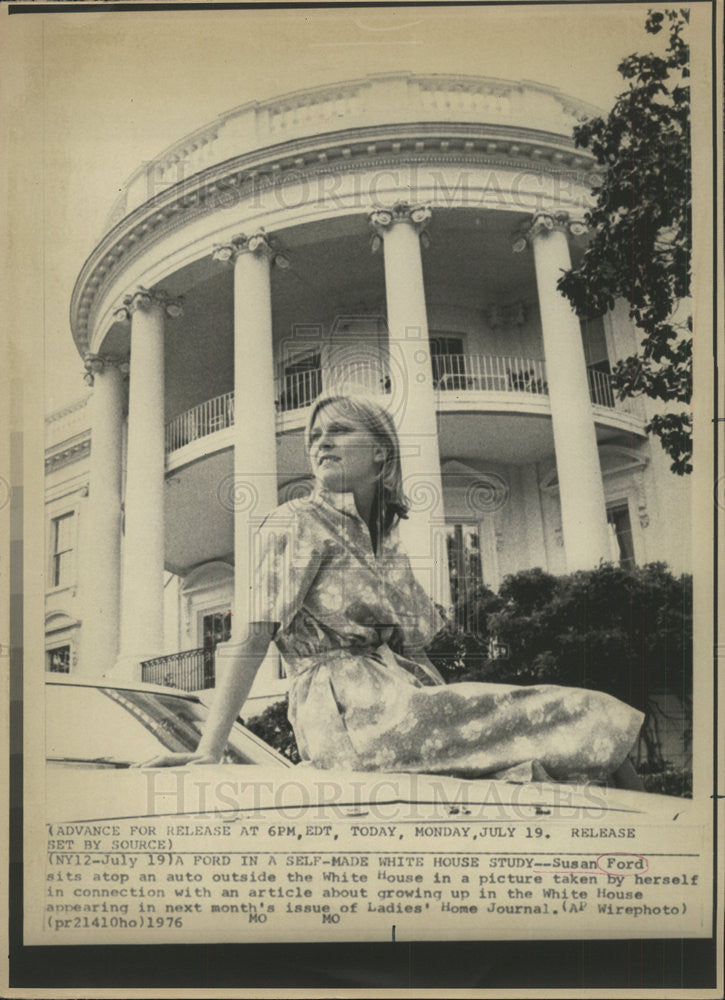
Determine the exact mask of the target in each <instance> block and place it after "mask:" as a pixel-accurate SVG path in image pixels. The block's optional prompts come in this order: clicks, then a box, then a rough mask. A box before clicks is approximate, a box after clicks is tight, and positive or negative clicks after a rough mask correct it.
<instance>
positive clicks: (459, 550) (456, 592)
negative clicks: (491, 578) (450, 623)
mask: <svg viewBox="0 0 725 1000" xmlns="http://www.w3.org/2000/svg"><path fill="white" fill-rule="evenodd" d="M446 546H447V550H448V572H449V576H450V583H451V600H452V602H453V606H454V608H455V615H456V624H457V625H459V626H461V627H462V628H465V626H466V620H467V618H468V604H469V602H470V601H471V600H473V598H474V597H475V595H476V591H477V590H478V588H479V587H480V585H481V584H482V583H483V564H482V561H481V538H480V535H479V529H478V525H477V524H466V523H458V524H448V525H446Z"/></svg>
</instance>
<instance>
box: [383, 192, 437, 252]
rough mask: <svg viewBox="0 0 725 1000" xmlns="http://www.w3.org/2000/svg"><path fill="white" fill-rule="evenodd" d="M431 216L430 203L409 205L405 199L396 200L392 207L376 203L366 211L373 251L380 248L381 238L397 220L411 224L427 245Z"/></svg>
mask: <svg viewBox="0 0 725 1000" xmlns="http://www.w3.org/2000/svg"><path fill="white" fill-rule="evenodd" d="M432 216H433V210H432V209H431V207H430V205H427V204H421V205H411V204H409V202H407V201H397V202H396V203H395V204H394V205H393V206H392V207H390V208H388V207H386V206H384V205H376V206H375V207H374V208H372V209H371V210H370V211H369V212H368V222H369V223H370V225H371V226H372V229H373V232H374V236H373V242H372V249H373V252H375V251H376V250H379V249H380V245H381V243H382V238H383V236H384V235H385V233H386V232H389V231H390V229H391V227H392V226H394V225H395V224H396V223H399V222H407V223H408V224H409V225H411V226H412V227H413V228H414V229H415V231H416V232H417V233H418V235H419V236H420V238H421V242H423V244H424V245H425V246H428V244H429V242H430V237H429V236H428V233H427V232H426V230H427V228H428V223H429V222H430V220H431V218H432Z"/></svg>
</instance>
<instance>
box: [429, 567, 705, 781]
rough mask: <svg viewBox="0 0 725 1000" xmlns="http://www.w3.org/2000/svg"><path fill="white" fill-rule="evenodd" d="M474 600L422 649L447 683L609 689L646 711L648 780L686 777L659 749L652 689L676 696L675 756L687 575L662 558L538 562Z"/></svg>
mask: <svg viewBox="0 0 725 1000" xmlns="http://www.w3.org/2000/svg"><path fill="white" fill-rule="evenodd" d="M478 600H479V601H480V606H479V607H478V608H475V607H471V606H469V607H468V608H467V609H466V614H467V618H465V616H462V615H461V614H460V613H459V610H460V609H456V611H455V613H454V616H453V617H452V618H451V619H450V620H449V622H448V624H447V626H446V629H445V630H444V631H443V632H441V633H440V634H439V635H438V636H437V638H436V640H435V642H434V644H433V646H432V647H431V648H430V649H429V655H430V658H431V660H432V661H433V662H434V663H435V665H436V666H437V667H438V669H439V670H440V671H441V673H442V674H443V676H444V677H445V678H446V680H447V681H448V683H456V682H458V681H468V680H479V681H488V682H495V683H504V684H523V685H527V684H561V685H564V686H571V687H581V688H589V689H592V690H597V691H604V692H606V693H607V694H611V695H613V696H614V697H615V698H619V699H620V701H624V702H626V703H627V704H629V705H633V706H634V707H635V708H638V709H640V711H643V712H644V713H645V724H644V727H643V740H644V747H645V750H646V767H647V771H648V775H647V787H649V786H650V785H651V786H652V787H651V788H650V790H652V791H657V790H659V791H662V790H665V786H666V788H667V789H668V790H669V789H673V788H676V787H679V788H685V789H686V788H687V787H689V786H688V781H689V777H688V775H687V774H685V773H684V772H682V770H681V764H678V765H677V767H673V766H672V765H671V764H668V761H667V760H666V759H665V755H663V752H662V745H661V744H662V741H661V730H662V726H663V725H666V724H667V721H668V720H667V719H666V718H665V717H664V716H663V711H662V708H661V705H660V699H659V696H660V695H662V694H665V695H674V696H675V697H676V699H677V700H678V701H679V702H680V704H681V705H682V709H683V713H684V715H683V719H682V721H680V722H678V730H677V731H678V737H677V738H678V740H679V741H680V753H679V756H680V757H687V756H688V754H689V752H690V746H691V743H690V740H691V730H692V579H691V577H689V576H681V577H676V576H674V575H673V574H672V573H670V571H669V570H668V569H667V567H666V566H665V564H664V563H650V564H649V565H647V566H642V567H636V568H633V569H622V568H620V567H619V566H613V565H611V564H603V565H602V566H600V567H598V568H597V569H594V570H587V571H580V572H577V573H571V574H568V575H565V576H553V575H552V574H550V573H546V572H544V571H543V570H541V569H538V568H537V569H531V570H524V571H522V572H519V573H515V574H513V575H510V576H507V577H506V578H505V579H504V581H503V583H502V584H501V588H500V590H499V593H498V594H492V593H491V591H487V590H486V589H485V588H483V589H482V591H481V593H480V594H479V596H478ZM474 603H475V602H474ZM466 621H467V622H468V631H467V632H466V633H465V634H463V633H464V625H465V622H466ZM456 623H458V624H456ZM670 729H672V727H671V726H670ZM665 772H667V774H666V775H665ZM655 776H658V777H655ZM665 778H666V781H665ZM650 779H651V780H650ZM653 782H654V784H653ZM658 782H660V784H658ZM662 782H665V784H662ZM660 785H661V786H662V787H660ZM671 794H684V792H671Z"/></svg>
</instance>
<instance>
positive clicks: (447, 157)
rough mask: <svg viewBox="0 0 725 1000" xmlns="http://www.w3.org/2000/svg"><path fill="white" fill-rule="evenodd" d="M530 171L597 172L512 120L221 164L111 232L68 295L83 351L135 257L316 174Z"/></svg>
mask: <svg viewBox="0 0 725 1000" xmlns="http://www.w3.org/2000/svg"><path fill="white" fill-rule="evenodd" d="M452 163H455V164H457V165H463V166H470V167H471V168H481V167H483V168H493V167H500V168H504V169H507V168H508V169H512V168H513V169H519V170H521V169H528V171H529V172H536V173H538V174H561V173H562V172H571V171H584V170H590V171H591V170H592V169H593V165H594V161H593V160H592V158H591V157H589V156H588V155H586V154H583V153H581V152H579V151H577V150H576V149H575V147H574V143H573V141H572V140H571V139H568V138H567V137H564V136H559V135H554V134H552V133H546V132H542V131H538V130H535V129H527V128H521V127H514V126H506V125H488V124H486V125H475V124H473V125H472V124H457V123H423V124H421V123H413V124H411V123H402V124H398V125H385V126H372V127H369V128H358V129H346V130H341V131H339V132H336V133H333V134H326V135H324V136H317V137H312V138H309V137H308V138H302V139H295V140H291V141H288V142H284V143H280V144H278V145H275V146H271V147H268V148H266V149H261V150H256V151H255V152H253V153H248V154H244V155H242V156H238V157H235V158H233V159H230V160H226V161H225V162H223V163H219V164H215V165H213V166H210V167H207V168H206V169H204V170H201V171H199V172H198V173H196V174H194V175H192V176H191V177H189V178H187V179H186V180H184V181H181V182H180V183H178V184H175V185H173V186H172V187H170V188H168V189H167V190H165V191H163V192H161V193H159V194H158V195H155V196H154V197H152V198H150V199H149V200H148V201H146V202H144V203H143V204H142V205H140V206H139V207H138V208H136V209H135V210H134V211H132V212H131V213H130V214H129V215H128V216H126V217H125V218H124V219H122V220H121V221H120V222H119V223H117V224H116V225H115V226H114V228H113V229H112V230H111V231H110V232H108V233H107V234H106V235H105V236H104V237H103V239H102V240H101V242H100V243H99V244H98V246H97V247H96V248H95V249H94V250H93V252H92V253H91V255H90V256H89V257H88V259H87V260H86V262H85V264H84V265H83V268H82V270H81V273H80V275H79V277H78V280H77V282H76V285H75V288H74V290H73V295H72V298H71V309H70V320H71V329H72V330H73V336H74V339H75V342H76V346H77V348H78V350H79V352H80V354H81V355H85V354H86V353H87V352H88V350H89V347H90V334H91V330H90V329H89V327H90V326H91V325H92V317H93V315H94V311H95V310H94V305H95V303H96V301H97V300H98V299H99V298H102V297H103V294H104V290H105V289H106V288H107V287H108V285H109V284H110V283H111V282H112V281H114V280H115V278H116V276H117V274H118V271H119V268H120V267H121V266H126V265H128V264H129V263H132V262H133V260H134V259H136V258H137V257H138V256H140V255H141V254H143V253H145V252H146V251H147V250H148V249H149V247H151V246H152V245H153V244H154V243H156V242H158V241H159V240H161V239H163V238H164V237H166V236H168V235H169V234H170V233H172V232H173V231H174V230H177V229H179V228H182V227H184V226H187V225H189V224H190V223H192V222H194V221H195V220H196V219H198V218H200V217H202V216H205V215H208V214H210V213H213V212H215V211H219V210H224V209H228V208H229V207H230V206H231V205H233V204H234V203H235V202H237V201H239V202H241V201H243V200H245V199H247V198H249V197H252V196H253V195H259V194H260V193H262V192H266V191H273V190H274V189H275V188H278V187H280V186H284V185H285V184H288V183H300V182H306V183H309V182H310V181H311V180H314V179H315V178H316V177H324V176H325V175H331V174H332V175H334V174H339V173H350V172H356V171H360V170H364V169H380V168H383V167H385V168H388V167H394V166H400V165H405V166H409V165H421V164H425V165H427V166H429V167H432V168H435V167H436V166H437V165H441V166H445V165H448V164H452Z"/></svg>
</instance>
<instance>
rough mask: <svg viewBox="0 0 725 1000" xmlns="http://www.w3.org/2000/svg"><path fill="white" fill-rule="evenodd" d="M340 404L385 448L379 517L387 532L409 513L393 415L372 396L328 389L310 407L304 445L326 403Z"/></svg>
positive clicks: (328, 404) (327, 404) (330, 404)
mask: <svg viewBox="0 0 725 1000" xmlns="http://www.w3.org/2000/svg"><path fill="white" fill-rule="evenodd" d="M335 405H336V406H339V407H340V408H341V410H342V412H343V413H344V414H345V416H347V417H349V418H351V419H353V420H355V421H357V423H359V424H360V425H361V426H362V427H364V428H365V430H367V431H369V432H370V434H372V435H373V437H374V438H375V440H376V441H377V443H378V444H380V445H381V446H382V448H383V450H384V453H385V457H384V459H383V469H382V473H381V475H380V478H379V483H380V491H379V494H378V511H377V519H378V521H379V524H380V526H381V527H382V530H383V534H386V535H387V534H388V533H389V532H390V531H391V530H392V529H393V528H394V527H395V525H396V524H397V523H398V521H399V520H400V519H401V518H407V517H408V510H409V509H410V503H409V502H408V498H407V497H406V495H405V493H404V492H403V470H402V468H401V465H400V442H399V440H398V432H397V430H396V429H395V424H394V423H393V418H392V417H391V416H390V414H389V413H388V411H387V410H386V409H385V408H384V407H383V406H381V405H380V403H378V401H377V400H376V399H375V398H374V397H373V396H369V395H366V394H364V393H362V392H360V393H357V392H356V393H342V392H334V391H333V392H326V393H322V395H320V396H318V397H317V399H316V400H315V401H314V403H313V404H312V406H311V407H310V412H309V416H308V417H307V426H306V428H305V445H306V447H307V451H308V453H309V451H310V448H311V438H312V428H313V427H314V424H315V420H316V419H317V416H318V414H319V412H320V410H322V409H324V408H325V407H326V406H335Z"/></svg>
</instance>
